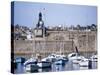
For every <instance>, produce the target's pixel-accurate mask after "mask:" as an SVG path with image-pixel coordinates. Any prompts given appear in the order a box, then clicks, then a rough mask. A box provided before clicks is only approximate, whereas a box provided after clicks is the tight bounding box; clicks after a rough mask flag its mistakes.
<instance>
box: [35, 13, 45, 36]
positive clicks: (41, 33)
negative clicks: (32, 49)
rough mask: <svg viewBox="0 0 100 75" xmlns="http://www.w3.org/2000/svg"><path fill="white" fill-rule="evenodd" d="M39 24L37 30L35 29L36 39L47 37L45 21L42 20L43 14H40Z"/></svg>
mask: <svg viewBox="0 0 100 75" xmlns="http://www.w3.org/2000/svg"><path fill="white" fill-rule="evenodd" d="M38 17H39V18H38V23H37V24H36V28H35V29H34V33H35V37H43V36H44V35H45V33H46V32H45V26H44V21H43V20H42V13H41V12H39V16H38Z"/></svg>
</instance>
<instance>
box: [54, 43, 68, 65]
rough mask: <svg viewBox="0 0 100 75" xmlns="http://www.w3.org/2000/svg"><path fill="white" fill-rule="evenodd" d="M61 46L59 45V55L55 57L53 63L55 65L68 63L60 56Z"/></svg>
mask: <svg viewBox="0 0 100 75" xmlns="http://www.w3.org/2000/svg"><path fill="white" fill-rule="evenodd" d="M61 53H62V50H61V44H60V55H57V56H56V61H55V62H54V63H55V64H56V65H65V63H66V62H67V61H68V59H67V58H66V56H65V55H62V54H61Z"/></svg>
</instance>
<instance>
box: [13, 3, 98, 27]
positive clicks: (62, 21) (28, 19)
mask: <svg viewBox="0 0 100 75" xmlns="http://www.w3.org/2000/svg"><path fill="white" fill-rule="evenodd" d="M40 11H41V12H42V14H43V20H44V24H45V26H57V25H65V26H66V25H67V26H70V25H74V26H76V25H78V24H80V25H82V26H86V25H91V24H97V7H96V6H85V5H68V4H50V3H34V2H14V25H16V24H19V25H24V26H28V27H35V26H36V24H37V21H38V14H39V12H40Z"/></svg>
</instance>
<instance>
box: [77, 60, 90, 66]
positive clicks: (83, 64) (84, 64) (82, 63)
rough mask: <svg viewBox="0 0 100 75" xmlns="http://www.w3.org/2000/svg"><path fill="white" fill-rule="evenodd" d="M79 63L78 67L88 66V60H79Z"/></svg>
mask: <svg viewBox="0 0 100 75" xmlns="http://www.w3.org/2000/svg"><path fill="white" fill-rule="evenodd" d="M79 65H80V67H88V65H89V62H88V61H81V62H80V63H79Z"/></svg>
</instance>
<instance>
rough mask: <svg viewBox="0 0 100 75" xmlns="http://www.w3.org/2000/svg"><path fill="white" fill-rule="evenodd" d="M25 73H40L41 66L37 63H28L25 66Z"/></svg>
mask: <svg viewBox="0 0 100 75" xmlns="http://www.w3.org/2000/svg"><path fill="white" fill-rule="evenodd" d="M24 68H25V71H26V72H34V71H38V69H39V66H38V65H37V64H35V63H31V64H30V63H28V64H27V65H25V67H24Z"/></svg>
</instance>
